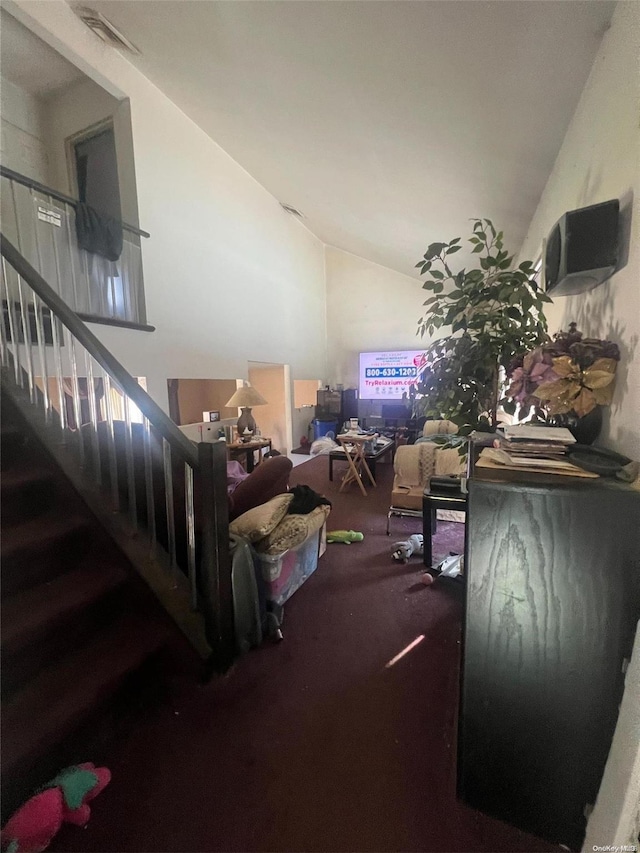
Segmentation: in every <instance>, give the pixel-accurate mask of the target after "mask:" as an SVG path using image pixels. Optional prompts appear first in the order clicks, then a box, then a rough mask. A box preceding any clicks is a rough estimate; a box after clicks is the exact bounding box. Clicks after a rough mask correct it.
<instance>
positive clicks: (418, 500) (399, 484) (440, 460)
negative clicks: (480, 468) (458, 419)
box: [387, 420, 466, 535]
mask: <svg viewBox="0 0 640 853" xmlns="http://www.w3.org/2000/svg"><path fill="white" fill-rule="evenodd" d="M457 432H458V427H457V426H456V425H455V424H454V423H452V422H451V421H447V420H440V421H427V422H426V423H425V425H424V429H423V433H422V436H421V437H420V438H418V439H417V441H416V443H415V444H406V445H402V446H400V447H398V449H397V450H396V454H395V458H394V462H393V470H394V478H393V488H392V491H391V506H390V507H389V512H388V514H387V535H389V532H390V522H391V516H392V515H396V516H403V515H404V516H413V517H416V518H422V495H423V493H424V490H425V488H426V486H428V484H429V480H430V478H431V477H446V476H447V475H448V474H454V475H458V476H459V475H461V474H464V472H465V470H466V460H465V457H464V456H462V455H461V454H460V452H459V447H458V446H453V447H452V446H450V444H448V445H447V444H445V445H444V446H443V441H446V440H447V439H450V438H453V437H454V436H455V434H456V433H457Z"/></svg>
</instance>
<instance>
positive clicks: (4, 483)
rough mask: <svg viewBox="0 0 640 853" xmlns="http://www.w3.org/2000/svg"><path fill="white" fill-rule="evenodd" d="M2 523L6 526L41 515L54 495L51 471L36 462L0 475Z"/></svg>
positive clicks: (16, 466) (15, 467) (10, 469)
mask: <svg viewBox="0 0 640 853" xmlns="http://www.w3.org/2000/svg"><path fill="white" fill-rule="evenodd" d="M0 488H1V494H2V523H3V525H5V526H8V525H9V524H16V523H18V522H20V521H25V520H26V519H28V518H33V517H34V516H36V515H40V514H41V513H42V512H44V510H45V509H47V507H49V506H51V502H52V500H53V496H54V493H55V482H54V474H53V472H52V471H51V470H50V469H48V468H46V467H45V466H44V465H41V464H38V463H32V464H24V465H19V466H18V465H14V466H13V467H11V468H9V469H8V470H6V471H3V473H2V479H1V481H0Z"/></svg>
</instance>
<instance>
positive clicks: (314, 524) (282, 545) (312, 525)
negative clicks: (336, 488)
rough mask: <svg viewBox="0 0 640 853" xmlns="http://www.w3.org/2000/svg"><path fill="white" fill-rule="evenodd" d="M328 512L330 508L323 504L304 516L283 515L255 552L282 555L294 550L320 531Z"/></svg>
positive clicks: (295, 514) (259, 543)
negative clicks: (291, 549)
mask: <svg viewBox="0 0 640 853" xmlns="http://www.w3.org/2000/svg"><path fill="white" fill-rule="evenodd" d="M330 512H331V507H330V506H327V505H326V504H323V505H321V506H318V507H316V508H315V509H314V510H312V511H311V512H310V513H307V514H306V515H298V514H297V513H292V514H291V515H285V516H284V518H283V519H282V521H281V522H280V523H279V524H278V525H277V526H276V527H275V528H274V529H273V530H272V531H271V533H269V535H268V536H266V537H265V538H264V539H261V540H260V542H258V543H257V544H256V546H255V548H256V551H258V552H260V553H262V554H282V553H283V552H284V551H288V550H289V549H290V548H295V547H296V546H297V545H300V544H301V543H302V542H305V541H306V540H307V539H308V538H309V537H310V536H312V535H313V534H314V533H315V532H316V531H318V530H320V528H321V527H322V525H323V524H324V523H325V521H326V519H327V516H328V515H329V513H330Z"/></svg>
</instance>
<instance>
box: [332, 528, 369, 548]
mask: <svg viewBox="0 0 640 853" xmlns="http://www.w3.org/2000/svg"><path fill="white" fill-rule="evenodd" d="M363 539H364V533H358V532H357V531H356V530H332V531H331V533H327V542H341V543H342V544H344V545H351V543H352V542H362V540H363Z"/></svg>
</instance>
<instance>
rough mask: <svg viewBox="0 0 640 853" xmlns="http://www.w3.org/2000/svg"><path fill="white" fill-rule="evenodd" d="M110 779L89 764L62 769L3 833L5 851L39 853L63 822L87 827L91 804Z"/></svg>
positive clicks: (108, 774)
mask: <svg viewBox="0 0 640 853" xmlns="http://www.w3.org/2000/svg"><path fill="white" fill-rule="evenodd" d="M110 780H111V773H110V771H109V770H107V768H106V767H96V766H95V764H91V763H90V762H88V763H86V764H78V765H77V766H75V767H67V768H66V769H65V770H62V771H61V772H60V773H59V774H58V775H57V776H56V778H55V779H52V780H51V782H49V783H48V784H47V785H45V787H44V788H43V789H42V790H41V791H39V792H38V793H37V794H35V795H34V796H33V797H31V799H29V800H27V802H26V803H25V804H24V805H23V806H21V807H20V808H19V809H18V811H17V812H15V814H14V815H12V816H11V817H10V818H9V820H8V822H7V825H6V826H5V828H4V829H3V830H2V833H1V839H2V849H3V850H6V851H7V853H40V851H41V850H46V849H47V847H48V846H49V845H50V844H51V841H52V839H53V837H54V835H55V834H56V833H57V832H58V831H59V830H60V827H61V826H62V824H63V823H73V824H75V825H76V826H84V825H85V824H86V823H87V821H88V820H89V817H90V816H91V809H90V808H89V805H88V803H90V802H91V800H93V799H95V797H97V796H98V794H99V793H100V792H101V791H103V790H104V789H105V788H106V786H107V785H108V784H109V782H110Z"/></svg>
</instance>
